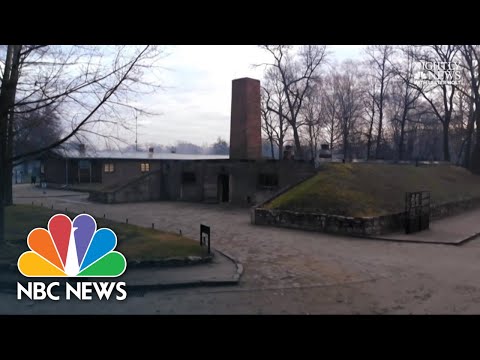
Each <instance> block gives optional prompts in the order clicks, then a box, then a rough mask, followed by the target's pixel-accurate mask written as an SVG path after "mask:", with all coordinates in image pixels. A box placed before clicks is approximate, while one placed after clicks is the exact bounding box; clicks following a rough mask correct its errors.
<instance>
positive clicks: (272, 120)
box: [262, 69, 290, 160]
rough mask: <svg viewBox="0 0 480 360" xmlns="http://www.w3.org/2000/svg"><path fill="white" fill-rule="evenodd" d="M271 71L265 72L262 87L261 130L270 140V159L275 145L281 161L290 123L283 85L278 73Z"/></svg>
mask: <svg viewBox="0 0 480 360" xmlns="http://www.w3.org/2000/svg"><path fill="white" fill-rule="evenodd" d="M272 70H273V69H269V70H267V72H266V75H265V81H264V86H263V87H262V119H263V121H262V128H263V130H264V131H265V133H266V134H267V137H268V138H269V140H270V147H271V151H272V158H275V156H274V144H275V145H276V146H277V147H278V158H279V159H280V160H281V159H282V157H283V146H284V143H285V137H286V136H287V133H288V130H289V128H290V123H289V121H288V119H287V118H288V105H287V100H286V98H285V93H284V91H283V84H282V82H281V81H280V78H279V76H278V73H277V72H275V71H272Z"/></svg>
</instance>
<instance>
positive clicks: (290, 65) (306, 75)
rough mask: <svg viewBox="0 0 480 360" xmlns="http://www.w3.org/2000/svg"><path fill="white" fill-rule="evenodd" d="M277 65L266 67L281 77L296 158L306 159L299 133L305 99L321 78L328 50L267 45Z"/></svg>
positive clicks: (265, 47) (307, 46) (271, 64)
mask: <svg viewBox="0 0 480 360" xmlns="http://www.w3.org/2000/svg"><path fill="white" fill-rule="evenodd" d="M262 47H263V48H264V49H265V50H266V51H268V52H269V53H270V54H271V55H272V57H273V62H272V63H269V64H266V65H267V66H269V67H270V68H273V69H274V71H275V72H277V73H278V74H279V78H280V81H281V84H282V91H283V93H284V94H285V99H286V103H287V107H288V114H287V115H286V119H287V121H288V122H289V123H290V125H291V127H292V131H293V138H294V141H295V148H296V149H295V150H296V156H297V157H299V158H303V154H302V147H301V144H300V137H299V133H298V130H299V128H300V127H301V126H302V124H301V123H300V122H299V121H298V118H299V113H300V110H301V109H302V105H303V101H304V99H305V95H306V92H307V90H308V89H309V87H310V86H311V84H312V82H313V81H314V80H315V79H316V78H317V76H318V72H319V69H320V66H321V65H322V64H323V63H324V60H325V56H326V47H325V46H318V45H305V46H302V47H300V49H299V50H298V51H294V50H295V49H294V48H293V47H292V46H288V45H264V46H262Z"/></svg>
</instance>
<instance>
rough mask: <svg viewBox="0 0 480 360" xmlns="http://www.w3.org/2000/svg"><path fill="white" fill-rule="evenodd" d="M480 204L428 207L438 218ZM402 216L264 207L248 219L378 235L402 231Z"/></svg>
mask: <svg viewBox="0 0 480 360" xmlns="http://www.w3.org/2000/svg"><path fill="white" fill-rule="evenodd" d="M479 206H480V198H475V199H466V200H459V201H455V202H451V203H446V204H434V205H432V207H431V218H432V219H440V218H443V217H447V216H452V215H457V214H459V213H461V212H463V211H466V210H469V209H472V208H475V207H479ZM404 219H405V214H404V213H403V212H402V213H397V214H390V215H385V216H377V217H347V216H338V215H329V214H321V213H307V212H298V211H290V210H278V209H266V208H263V207H256V208H252V210H251V222H252V224H255V225H270V226H278V227H286V228H293V229H302V230H310V231H318V232H325V233H335V234H343V235H352V236H378V235H382V234H386V233H391V232H397V231H403V229H404V224H405V221H404Z"/></svg>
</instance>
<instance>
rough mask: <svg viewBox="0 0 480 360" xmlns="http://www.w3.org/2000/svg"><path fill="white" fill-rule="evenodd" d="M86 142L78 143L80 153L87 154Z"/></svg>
mask: <svg viewBox="0 0 480 360" xmlns="http://www.w3.org/2000/svg"><path fill="white" fill-rule="evenodd" d="M85 150H86V149H85V144H79V145H78V152H79V153H80V155H85Z"/></svg>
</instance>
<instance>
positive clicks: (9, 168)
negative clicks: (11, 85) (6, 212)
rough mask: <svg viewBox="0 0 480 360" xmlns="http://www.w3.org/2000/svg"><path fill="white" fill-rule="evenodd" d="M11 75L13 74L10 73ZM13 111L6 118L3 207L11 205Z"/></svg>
mask: <svg viewBox="0 0 480 360" xmlns="http://www.w3.org/2000/svg"><path fill="white" fill-rule="evenodd" d="M12 74H13V72H12ZM13 116H14V115H13V109H10V114H9V116H8V130H7V142H6V161H5V165H4V166H5V174H4V178H5V205H6V206H8V205H12V204H13V194H12V172H13V166H12V162H11V161H10V158H11V157H12V156H13V120H14V119H13Z"/></svg>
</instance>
